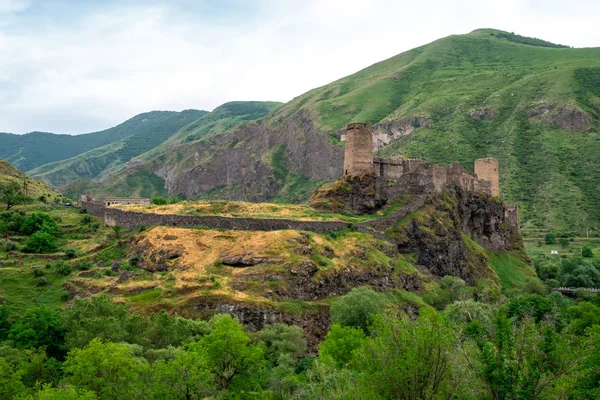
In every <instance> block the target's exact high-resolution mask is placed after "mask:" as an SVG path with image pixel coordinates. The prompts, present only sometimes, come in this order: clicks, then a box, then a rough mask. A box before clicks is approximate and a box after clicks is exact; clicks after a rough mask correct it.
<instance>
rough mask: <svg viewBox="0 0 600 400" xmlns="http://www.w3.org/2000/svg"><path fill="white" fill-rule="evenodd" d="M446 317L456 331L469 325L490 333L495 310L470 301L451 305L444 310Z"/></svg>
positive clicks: (483, 304) (456, 302) (486, 305)
mask: <svg viewBox="0 0 600 400" xmlns="http://www.w3.org/2000/svg"><path fill="white" fill-rule="evenodd" d="M444 315H445V316H446V320H447V321H448V323H449V324H450V326H452V327H453V328H454V329H456V330H459V329H460V328H462V327H465V326H467V325H469V324H477V325H480V326H481V327H482V329H484V330H485V331H488V330H489V328H491V326H492V318H493V310H492V307H491V306H490V305H489V304H485V303H480V302H477V301H474V300H470V299H469V300H466V301H455V302H454V303H452V304H449V305H448V306H447V307H446V309H445V310H444Z"/></svg>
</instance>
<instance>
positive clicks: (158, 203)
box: [151, 197, 169, 206]
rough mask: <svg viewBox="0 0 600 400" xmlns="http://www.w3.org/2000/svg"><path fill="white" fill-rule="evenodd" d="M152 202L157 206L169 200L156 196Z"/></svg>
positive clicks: (167, 202)
mask: <svg viewBox="0 0 600 400" xmlns="http://www.w3.org/2000/svg"><path fill="white" fill-rule="evenodd" d="M151 203H152V204H155V205H157V206H164V205H165V204H169V201H168V200H167V199H164V198H162V197H154V198H153V199H152V201H151Z"/></svg>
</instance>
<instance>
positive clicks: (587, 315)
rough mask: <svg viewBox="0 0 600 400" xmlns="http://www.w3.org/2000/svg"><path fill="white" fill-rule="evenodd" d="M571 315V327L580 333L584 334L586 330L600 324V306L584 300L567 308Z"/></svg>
mask: <svg viewBox="0 0 600 400" xmlns="http://www.w3.org/2000/svg"><path fill="white" fill-rule="evenodd" d="M567 312H568V313H569V317H571V324H570V328H571V329H572V330H573V332H575V333H576V334H578V335H583V334H584V332H585V330H586V329H587V328H589V327H591V326H593V325H599V324H600V307H598V306H596V305H594V304H593V303H589V302H587V301H582V302H580V303H579V304H577V305H575V306H572V307H569V308H568V309H567Z"/></svg>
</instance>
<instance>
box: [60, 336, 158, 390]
mask: <svg viewBox="0 0 600 400" xmlns="http://www.w3.org/2000/svg"><path fill="white" fill-rule="evenodd" d="M63 368H64V371H65V381H66V382H68V383H71V384H73V385H75V386H76V387H79V388H84V389H87V390H91V391H92V392H95V393H96V394H97V395H98V397H99V398H100V399H103V400H109V399H115V400H121V399H132V400H133V399H140V398H143V397H144V395H143V393H144V390H145V385H144V382H143V380H142V378H143V376H144V375H145V374H146V373H147V371H148V364H147V362H146V361H145V360H143V359H139V358H136V357H134V356H133V355H132V353H131V350H130V349H129V347H127V346H126V345H123V344H116V343H111V342H106V343H104V342H102V341H101V340H100V339H94V340H92V341H91V342H90V343H89V344H88V345H87V346H86V347H85V348H83V349H73V350H71V352H69V355H68V356H67V359H66V360H65V363H64V365H63Z"/></svg>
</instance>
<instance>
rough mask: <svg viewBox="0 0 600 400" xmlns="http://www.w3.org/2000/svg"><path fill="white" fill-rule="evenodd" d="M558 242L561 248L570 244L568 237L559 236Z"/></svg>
mask: <svg viewBox="0 0 600 400" xmlns="http://www.w3.org/2000/svg"><path fill="white" fill-rule="evenodd" d="M559 243H560V246H561V247H562V248H563V249H566V248H567V247H569V244H570V242H569V239H567V238H560V239H559Z"/></svg>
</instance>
